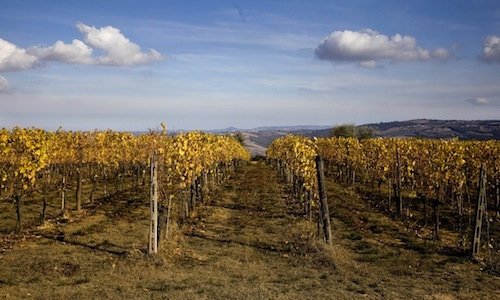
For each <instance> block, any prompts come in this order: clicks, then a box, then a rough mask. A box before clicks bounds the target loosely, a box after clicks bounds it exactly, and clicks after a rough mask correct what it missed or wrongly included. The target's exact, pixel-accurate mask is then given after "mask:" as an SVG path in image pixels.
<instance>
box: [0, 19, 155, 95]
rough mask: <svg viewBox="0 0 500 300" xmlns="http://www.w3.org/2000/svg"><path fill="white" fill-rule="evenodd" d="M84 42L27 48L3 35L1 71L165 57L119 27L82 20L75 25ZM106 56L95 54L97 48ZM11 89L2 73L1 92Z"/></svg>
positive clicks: (133, 62)
mask: <svg viewBox="0 0 500 300" xmlns="http://www.w3.org/2000/svg"><path fill="white" fill-rule="evenodd" d="M76 27H77V28H78V30H79V31H80V32H81V33H82V34H83V36H84V41H85V42H83V41H81V40H78V39H74V40H73V41H72V42H71V43H70V44H66V43H64V42H63V41H57V42H55V43H54V44H53V45H52V46H48V47H43V46H33V47H30V48H28V49H23V48H19V47H17V46H16V45H14V44H12V43H10V42H8V41H6V40H4V39H2V38H0V72H10V71H20V70H26V69H31V68H33V67H35V66H38V65H40V64H42V63H43V62H48V61H58V62H62V63H68V64H85V65H113V66H134V65H140V64H147V63H151V62H155V61H159V60H162V59H163V56H162V55H161V54H160V53H159V52H158V51H156V50H154V49H150V50H149V51H147V52H143V51H142V50H141V47H140V46H139V45H137V44H136V43H134V42H132V41H130V40H129V39H128V38H127V37H125V36H124V35H123V34H122V33H121V32H120V30H119V29H117V28H115V27H112V26H107V27H102V28H96V27H93V26H92V27H91V26H88V25H85V24H83V23H78V24H77V25H76ZM96 49H97V50H101V51H102V53H103V55H101V56H94V55H93V54H94V50H96ZM7 89H8V82H7V79H5V77H2V76H0V92H5V91H6V90H7Z"/></svg>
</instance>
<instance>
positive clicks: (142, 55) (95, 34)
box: [76, 23, 163, 66]
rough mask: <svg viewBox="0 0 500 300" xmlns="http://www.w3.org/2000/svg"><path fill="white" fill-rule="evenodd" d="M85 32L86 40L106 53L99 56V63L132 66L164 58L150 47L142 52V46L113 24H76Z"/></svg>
mask: <svg viewBox="0 0 500 300" xmlns="http://www.w3.org/2000/svg"><path fill="white" fill-rule="evenodd" d="M76 27H77V28H78V30H79V31H80V32H81V33H83V35H84V41H85V42H86V43H87V44H88V45H90V46H91V47H92V48H94V49H101V50H103V51H104V55H103V56H100V57H97V58H96V61H97V63H99V64H106V65H122V66H131V65H138V64H147V63H150V62H154V61H159V60H162V59H163V57H162V55H161V54H160V53H159V52H158V51H156V50H154V49H150V50H149V51H148V52H142V51H141V47H140V46H139V45H137V44H136V43H134V42H132V41H130V40H129V39H128V38H127V37H125V36H124V35H123V34H122V33H121V32H120V30H119V29H117V28H114V27H112V26H106V27H101V28H96V27H94V26H92V27H91V26H88V25H85V24H83V23H78V24H77V25H76Z"/></svg>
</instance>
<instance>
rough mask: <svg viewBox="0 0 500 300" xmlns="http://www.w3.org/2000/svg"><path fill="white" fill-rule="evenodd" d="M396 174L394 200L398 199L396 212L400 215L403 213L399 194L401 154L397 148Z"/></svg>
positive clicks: (401, 199)
mask: <svg viewBox="0 0 500 300" xmlns="http://www.w3.org/2000/svg"><path fill="white" fill-rule="evenodd" d="M396 167H397V171H396V176H397V177H398V178H397V182H396V183H397V190H396V200H397V201H398V206H397V209H396V211H397V214H398V215H399V216H401V214H402V213H403V195H402V194H401V155H400V154H399V148H396Z"/></svg>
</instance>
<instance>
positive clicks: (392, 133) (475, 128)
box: [364, 119, 500, 140]
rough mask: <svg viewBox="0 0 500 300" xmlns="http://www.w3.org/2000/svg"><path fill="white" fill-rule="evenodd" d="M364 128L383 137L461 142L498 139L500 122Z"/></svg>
mask: <svg viewBox="0 0 500 300" xmlns="http://www.w3.org/2000/svg"><path fill="white" fill-rule="evenodd" d="M364 126H367V127H370V128H373V129H375V131H376V134H377V136H383V137H423V138H436V139H440V138H453V137H457V138H459V139H462V140H489V139H495V140H498V139H500V120H485V121H460V120H428V119H418V120H410V121H396V122H386V123H376V124H366V125H364Z"/></svg>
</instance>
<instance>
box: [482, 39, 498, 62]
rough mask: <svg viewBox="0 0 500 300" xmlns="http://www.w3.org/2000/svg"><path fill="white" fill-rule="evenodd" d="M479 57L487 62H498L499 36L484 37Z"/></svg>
mask: <svg viewBox="0 0 500 300" xmlns="http://www.w3.org/2000/svg"><path fill="white" fill-rule="evenodd" d="M481 59H482V60H483V61H485V62H488V63H500V36H496V35H490V36H488V37H486V38H485V39H484V41H483V53H482V55H481Z"/></svg>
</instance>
